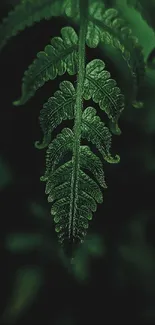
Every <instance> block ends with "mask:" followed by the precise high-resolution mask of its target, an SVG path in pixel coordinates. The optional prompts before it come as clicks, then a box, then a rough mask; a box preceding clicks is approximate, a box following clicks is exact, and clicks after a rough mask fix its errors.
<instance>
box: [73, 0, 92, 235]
mask: <svg viewBox="0 0 155 325" xmlns="http://www.w3.org/2000/svg"><path fill="white" fill-rule="evenodd" d="M79 7H80V8H79V9H80V32H79V46H78V57H79V58H78V74H77V88H76V103H75V122H74V145H73V158H72V161H73V168H72V179H71V200H70V213H69V237H70V238H71V237H72V236H73V239H74V238H75V235H76V233H75V230H76V224H75V223H76V217H77V200H78V182H79V171H80V141H81V122H82V111H83V88H84V78H85V51H86V49H85V40H86V33H87V12H88V0H79Z"/></svg>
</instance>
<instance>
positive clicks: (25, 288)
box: [3, 266, 42, 323]
mask: <svg viewBox="0 0 155 325" xmlns="http://www.w3.org/2000/svg"><path fill="white" fill-rule="evenodd" d="M41 286H42V272H41V270H40V269H39V268H38V267H35V266H34V267H33V266H32V267H26V268H21V269H19V270H18V271H17V273H16V275H15V279H14V286H13V291H12V295H11V296H10V302H9V304H8V306H7V308H6V310H5V312H4V314H3V321H4V322H7V323H14V322H16V321H17V320H18V318H19V317H20V316H21V314H22V313H23V312H25V309H27V308H28V307H29V306H30V305H31V304H32V303H33V301H34V299H35V298H36V296H37V294H38V292H39V290H40V288H41Z"/></svg>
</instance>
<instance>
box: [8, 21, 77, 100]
mask: <svg viewBox="0 0 155 325" xmlns="http://www.w3.org/2000/svg"><path fill="white" fill-rule="evenodd" d="M61 35H62V38H60V37H54V38H53V39H52V40H51V44H50V45H47V46H46V47H45V49H44V51H42V52H39V53H38V54H37V59H35V60H34V62H33V63H32V65H30V66H29V68H28V70H27V71H26V72H25V74H24V77H23V84H22V96H21V98H20V99H19V100H18V101H15V102H14V105H23V104H25V103H26V102H27V101H28V100H29V99H30V98H31V97H32V96H33V95H34V94H35V92H36V91H37V90H38V89H39V88H40V87H42V86H43V85H44V84H45V82H46V81H48V80H50V79H51V80H54V79H55V78H56V77H57V75H59V76H62V75H63V74H64V73H65V72H66V71H67V72H68V73H69V74H70V75H74V74H75V73H76V71H77V44H78V36H77V34H76V32H75V31H74V29H73V28H72V27H64V28H62V29H61Z"/></svg>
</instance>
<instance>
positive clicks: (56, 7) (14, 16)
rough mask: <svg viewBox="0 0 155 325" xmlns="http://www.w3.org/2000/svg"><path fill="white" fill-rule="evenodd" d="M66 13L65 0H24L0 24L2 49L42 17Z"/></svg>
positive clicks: (47, 17) (0, 47)
mask: <svg viewBox="0 0 155 325" xmlns="http://www.w3.org/2000/svg"><path fill="white" fill-rule="evenodd" d="M63 13H64V6H63V0H53V1H51V0H44V1H42V0H23V1H21V2H20V3H19V4H18V5H17V6H16V7H15V8H14V9H13V10H12V11H10V12H9V14H8V16H7V17H5V18H4V19H3V21H2V23H1V25H0V50H1V49H2V48H3V47H4V46H5V44H6V42H7V41H8V40H9V39H10V38H11V37H12V36H15V35H17V34H18V33H19V32H20V31H22V30H24V29H25V28H26V27H29V26H32V25H33V24H34V23H36V22H39V21H41V20H42V19H49V18H51V17H53V16H61V15H62V14H63Z"/></svg>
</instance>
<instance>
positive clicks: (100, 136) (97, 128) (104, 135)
mask: <svg viewBox="0 0 155 325" xmlns="http://www.w3.org/2000/svg"><path fill="white" fill-rule="evenodd" d="M82 137H83V138H86V139H87V140H88V141H91V142H92V143H93V144H95V145H96V147H97V149H98V150H99V151H100V153H101V155H102V156H103V158H104V159H105V160H106V161H107V162H110V163H117V162H119V159H120V158H119V156H117V155H116V157H115V158H113V157H112V156H111V154H110V147H111V133H110V132H109V130H108V128H107V127H105V125H104V123H103V122H101V120H100V117H99V116H96V109H95V108H93V107H87V108H86V109H85V110H84V112H83V115H82Z"/></svg>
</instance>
